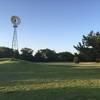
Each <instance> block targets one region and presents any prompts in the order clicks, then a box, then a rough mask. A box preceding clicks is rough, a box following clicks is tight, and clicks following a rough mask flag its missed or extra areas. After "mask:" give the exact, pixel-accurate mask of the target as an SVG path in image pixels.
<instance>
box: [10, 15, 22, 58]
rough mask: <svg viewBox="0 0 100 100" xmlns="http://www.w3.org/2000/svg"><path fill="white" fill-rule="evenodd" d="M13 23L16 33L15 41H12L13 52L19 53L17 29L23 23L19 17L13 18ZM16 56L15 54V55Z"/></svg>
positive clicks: (14, 33)
mask: <svg viewBox="0 0 100 100" xmlns="http://www.w3.org/2000/svg"><path fill="white" fill-rule="evenodd" d="M11 22H12V24H13V28H14V32H13V40H12V50H13V52H15V51H18V38H17V27H18V25H19V24H20V23H21V20H20V18H19V17H18V16H12V17H11ZM13 56H14V54H13Z"/></svg>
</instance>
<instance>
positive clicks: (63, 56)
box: [58, 52, 74, 62]
mask: <svg viewBox="0 0 100 100" xmlns="http://www.w3.org/2000/svg"><path fill="white" fill-rule="evenodd" d="M73 57H74V56H73V54H72V53H70V52H60V53H58V61H68V62H69V61H73Z"/></svg>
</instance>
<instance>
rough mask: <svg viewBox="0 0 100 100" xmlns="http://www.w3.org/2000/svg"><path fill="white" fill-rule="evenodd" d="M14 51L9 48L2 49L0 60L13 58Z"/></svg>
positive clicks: (0, 50) (0, 49) (0, 48)
mask: <svg viewBox="0 0 100 100" xmlns="http://www.w3.org/2000/svg"><path fill="white" fill-rule="evenodd" d="M12 53H13V50H12V49H10V48H8V47H0V58H10V57H12Z"/></svg>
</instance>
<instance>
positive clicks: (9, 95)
mask: <svg viewBox="0 0 100 100" xmlns="http://www.w3.org/2000/svg"><path fill="white" fill-rule="evenodd" d="M0 100H100V88H60V89H59V88H55V89H40V90H32V91H12V92H5V93H0Z"/></svg>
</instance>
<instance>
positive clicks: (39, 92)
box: [0, 60, 100, 100]
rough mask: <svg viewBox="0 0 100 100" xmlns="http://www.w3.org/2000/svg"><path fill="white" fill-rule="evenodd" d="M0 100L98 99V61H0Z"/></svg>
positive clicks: (99, 74) (99, 70)
mask: <svg viewBox="0 0 100 100" xmlns="http://www.w3.org/2000/svg"><path fill="white" fill-rule="evenodd" d="M0 100H100V64H99V63H98V64H96V63H81V64H73V63H31V62H26V61H10V60H8V61H0Z"/></svg>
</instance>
